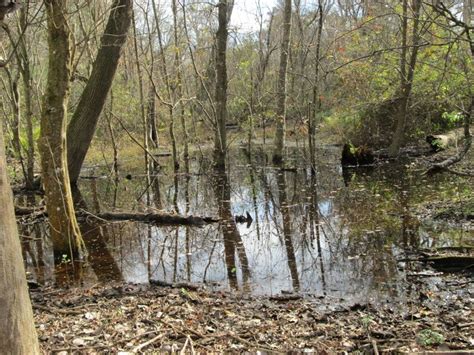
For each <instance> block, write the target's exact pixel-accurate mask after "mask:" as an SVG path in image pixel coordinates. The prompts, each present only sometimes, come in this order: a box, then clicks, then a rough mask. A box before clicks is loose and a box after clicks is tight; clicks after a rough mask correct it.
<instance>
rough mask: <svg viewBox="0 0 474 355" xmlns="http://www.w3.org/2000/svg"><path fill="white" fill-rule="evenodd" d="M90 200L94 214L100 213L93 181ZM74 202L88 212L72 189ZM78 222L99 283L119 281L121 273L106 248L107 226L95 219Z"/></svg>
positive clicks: (76, 191) (78, 194) (76, 192)
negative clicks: (91, 200)
mask: <svg viewBox="0 0 474 355" xmlns="http://www.w3.org/2000/svg"><path fill="white" fill-rule="evenodd" d="M91 184H92V188H91V191H92V199H93V205H94V207H95V211H96V212H100V204H99V199H98V196H97V193H96V192H97V189H96V187H95V180H92V182H91ZM73 196H74V202H75V204H76V206H77V207H78V208H81V209H83V210H86V211H90V209H89V208H88V205H87V203H86V201H85V200H84V198H83V196H82V194H81V191H80V190H79V189H78V188H77V187H76V188H75V189H73ZM78 222H79V227H80V229H81V233H82V237H83V239H84V244H85V247H86V250H87V255H88V258H87V260H88V261H89V263H90V265H91V267H92V269H93V270H94V273H95V274H96V276H97V279H98V280H99V281H101V282H108V281H109V282H110V281H121V280H122V273H121V271H120V269H119V267H118V266H117V263H116V262H115V259H114V257H113V256H112V254H111V253H110V251H109V248H108V247H107V243H106V242H107V240H108V239H109V235H108V233H109V230H108V227H107V225H106V224H105V223H104V222H102V221H100V220H98V219H96V218H86V219H82V220H80V221H78Z"/></svg>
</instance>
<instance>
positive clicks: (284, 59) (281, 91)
mask: <svg viewBox="0 0 474 355" xmlns="http://www.w3.org/2000/svg"><path fill="white" fill-rule="evenodd" d="M290 32H291V0H285V9H284V13H283V38H282V41H281V52H280V70H279V73H278V88H277V110H276V115H277V126H276V132H275V143H274V145H275V151H274V153H273V161H274V162H276V163H278V162H281V161H282V159H283V148H284V146H285V126H286V76H287V68H288V53H289V49H290Z"/></svg>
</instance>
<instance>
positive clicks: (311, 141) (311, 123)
mask: <svg viewBox="0 0 474 355" xmlns="http://www.w3.org/2000/svg"><path fill="white" fill-rule="evenodd" d="M318 17H319V18H318V34H317V37H316V52H315V63H314V65H315V70H314V84H313V102H312V108H313V110H312V112H310V115H309V117H308V145H309V156H310V160H311V172H312V173H313V174H314V173H315V171H316V170H315V169H316V124H317V120H316V115H317V114H318V109H319V102H320V101H319V66H320V60H321V38H322V34H323V21H324V11H323V4H322V1H321V0H319V1H318Z"/></svg>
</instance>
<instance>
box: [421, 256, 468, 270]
mask: <svg viewBox="0 0 474 355" xmlns="http://www.w3.org/2000/svg"><path fill="white" fill-rule="evenodd" d="M426 261H428V262H429V263H431V264H432V265H433V267H434V268H435V269H436V270H440V271H446V272H462V271H472V270H473V269H474V256H464V255H463V256H432V257H428V258H426Z"/></svg>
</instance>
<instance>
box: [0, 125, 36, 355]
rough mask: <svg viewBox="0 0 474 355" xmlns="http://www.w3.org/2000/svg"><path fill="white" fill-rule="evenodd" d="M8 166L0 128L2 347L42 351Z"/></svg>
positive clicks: (13, 351) (11, 351) (6, 350)
mask: <svg viewBox="0 0 474 355" xmlns="http://www.w3.org/2000/svg"><path fill="white" fill-rule="evenodd" d="M6 168H7V163H6V161H5V150H4V143H3V133H2V130H1V129H0V205H1V206H2V208H1V209H0V309H1V310H2V317H0V349H2V352H4V353H5V354H39V353H40V352H39V347H38V339H37V336H36V330H35V326H34V321H33V312H32V310H31V303H30V298H29V295H28V289H27V286H26V277H25V275H26V274H25V269H24V266H23V259H22V257H21V246H20V238H19V237H18V231H17V227H16V219H15V214H14V212H13V197H12V193H11V188H10V185H9V184H8V181H7V169H6Z"/></svg>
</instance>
